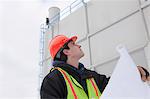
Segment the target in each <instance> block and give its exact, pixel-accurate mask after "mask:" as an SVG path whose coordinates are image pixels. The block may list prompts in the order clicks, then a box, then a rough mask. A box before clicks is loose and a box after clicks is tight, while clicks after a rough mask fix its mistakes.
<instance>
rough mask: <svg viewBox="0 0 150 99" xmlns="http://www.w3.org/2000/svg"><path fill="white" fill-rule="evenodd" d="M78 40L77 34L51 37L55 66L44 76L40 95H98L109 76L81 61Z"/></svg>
mask: <svg viewBox="0 0 150 99" xmlns="http://www.w3.org/2000/svg"><path fill="white" fill-rule="evenodd" d="M76 40H77V36H73V37H71V38H68V37H66V36H64V35H58V36H56V37H54V38H53V39H52V40H51V42H50V44H49V50H50V54H51V57H52V59H53V66H54V68H53V69H51V71H50V73H49V74H48V75H47V76H46V77H45V78H44V80H43V83H42V86H41V91H40V95H41V99H99V97H100V95H101V93H102V92H103V90H104V88H105V87H106V85H107V83H108V81H109V78H107V77H106V76H105V75H101V74H98V73H96V72H95V71H91V70H88V69H86V68H85V67H84V65H83V64H82V63H80V62H79V60H80V58H82V57H83V56H84V53H83V51H82V50H81V46H80V45H78V44H76V43H75V41H76ZM138 69H139V71H140V73H141V77H142V80H143V81H146V80H148V79H149V73H148V71H147V70H146V69H144V68H143V67H140V66H138Z"/></svg>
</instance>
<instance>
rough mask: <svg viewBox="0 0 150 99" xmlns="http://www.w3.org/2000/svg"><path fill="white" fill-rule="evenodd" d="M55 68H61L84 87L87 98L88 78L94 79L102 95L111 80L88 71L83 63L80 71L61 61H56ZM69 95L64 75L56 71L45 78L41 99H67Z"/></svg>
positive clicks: (80, 65)
mask: <svg viewBox="0 0 150 99" xmlns="http://www.w3.org/2000/svg"><path fill="white" fill-rule="evenodd" d="M53 66H54V67H60V68H61V69H63V70H65V71H66V72H68V73H69V74H70V75H71V76H72V77H74V78H75V79H76V80H77V81H78V82H79V83H80V84H81V85H82V87H83V89H84V91H85V92H86V94H87V96H88V91H87V86H86V81H85V80H86V79H87V78H91V77H94V79H95V81H96V84H97V86H98V88H99V90H100V92H101V93H102V92H103V90H104V88H105V87H106V85H107V83H108V81H109V78H106V76H105V75H101V74H98V73H96V72H95V71H91V70H88V69H86V68H84V65H83V64H81V63H79V69H77V68H75V67H73V66H71V65H69V64H66V63H64V62H61V61H55V62H54V63H53ZM67 93H68V92H67V86H66V83H65V79H64V78H63V76H62V74H61V73H60V72H59V71H58V70H56V69H55V70H53V71H50V73H49V74H48V75H47V76H46V77H45V78H44V80H43V82H42V85H41V90H40V96H41V99H66V98H67Z"/></svg>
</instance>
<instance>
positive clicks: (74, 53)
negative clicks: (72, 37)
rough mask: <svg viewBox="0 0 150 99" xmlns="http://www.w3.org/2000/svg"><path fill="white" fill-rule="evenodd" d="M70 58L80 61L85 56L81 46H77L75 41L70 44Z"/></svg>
mask: <svg viewBox="0 0 150 99" xmlns="http://www.w3.org/2000/svg"><path fill="white" fill-rule="evenodd" d="M68 47H69V50H68V56H70V57H73V58H77V59H80V58H81V57H83V56H84V53H83V51H82V50H81V46H80V45H77V44H75V43H74V42H73V41H71V42H69V43H68Z"/></svg>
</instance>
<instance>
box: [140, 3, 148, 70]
mask: <svg viewBox="0 0 150 99" xmlns="http://www.w3.org/2000/svg"><path fill="white" fill-rule="evenodd" d="M138 1H139V10H140V13H141V16H142V19H143V23H144V27H145V30H146V34H147V39H148V41H147V44H146V46H145V48H144V52H145V56H146V60H147V64H148V68H149V70H150V34H149V31H148V26H147V24H146V19H145V16H144V13H143V9H142V8H141V1H140V0H138Z"/></svg>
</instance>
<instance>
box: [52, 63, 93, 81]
mask: <svg viewBox="0 0 150 99" xmlns="http://www.w3.org/2000/svg"><path fill="white" fill-rule="evenodd" d="M53 66H54V67H59V68H61V69H63V70H65V71H66V72H68V73H69V74H70V75H72V76H73V77H74V78H76V79H77V80H80V79H87V78H91V77H93V75H92V72H91V71H89V70H87V69H86V68H85V67H84V65H83V64H82V63H79V69H78V68H76V67H74V66H72V65H70V64H67V63H65V62H63V61H53Z"/></svg>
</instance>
